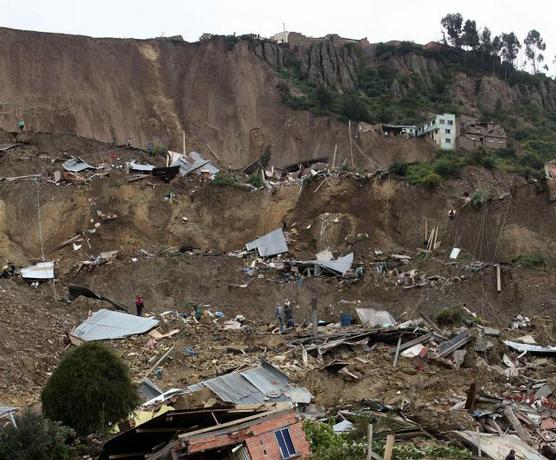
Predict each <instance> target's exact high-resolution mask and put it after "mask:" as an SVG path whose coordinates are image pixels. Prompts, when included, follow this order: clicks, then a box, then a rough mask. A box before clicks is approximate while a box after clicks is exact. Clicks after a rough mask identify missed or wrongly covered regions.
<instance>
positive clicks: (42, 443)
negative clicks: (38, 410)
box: [0, 411, 74, 460]
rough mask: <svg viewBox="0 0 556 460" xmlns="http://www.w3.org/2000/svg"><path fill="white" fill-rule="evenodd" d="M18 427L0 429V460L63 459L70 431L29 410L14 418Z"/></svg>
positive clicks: (66, 454) (70, 435)
mask: <svg viewBox="0 0 556 460" xmlns="http://www.w3.org/2000/svg"><path fill="white" fill-rule="evenodd" d="M15 422H16V424H17V428H15V427H14V426H12V425H11V424H10V425H8V426H7V427H5V428H3V429H1V430H0V460H12V459H17V460H52V459H57V460H66V459H67V458H69V447H68V445H67V444H66V440H67V439H68V438H70V437H72V436H73V435H74V433H73V430H72V429H71V428H68V427H67V426H63V425H61V424H60V423H59V422H53V421H52V420H49V419H47V418H45V417H43V416H42V415H41V414H35V413H33V412H31V411H26V412H23V413H22V414H21V415H18V416H17V417H15Z"/></svg>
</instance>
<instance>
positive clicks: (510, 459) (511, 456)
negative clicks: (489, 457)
mask: <svg viewBox="0 0 556 460" xmlns="http://www.w3.org/2000/svg"><path fill="white" fill-rule="evenodd" d="M506 460H515V450H513V449H512V450H510V453H509V454H508V455H506Z"/></svg>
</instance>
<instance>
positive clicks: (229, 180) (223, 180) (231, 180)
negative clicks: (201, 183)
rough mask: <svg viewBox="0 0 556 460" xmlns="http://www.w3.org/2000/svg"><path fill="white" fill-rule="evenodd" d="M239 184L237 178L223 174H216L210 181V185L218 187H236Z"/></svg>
mask: <svg viewBox="0 0 556 460" xmlns="http://www.w3.org/2000/svg"><path fill="white" fill-rule="evenodd" d="M238 183H239V181H238V179H237V177H235V176H234V175H232V174H228V173H225V172H222V171H220V172H218V173H217V174H216V175H215V176H214V179H213V180H212V182H211V184H213V185H218V186H222V187H224V186H229V185H237V184H238Z"/></svg>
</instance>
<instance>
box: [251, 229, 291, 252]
mask: <svg viewBox="0 0 556 460" xmlns="http://www.w3.org/2000/svg"><path fill="white" fill-rule="evenodd" d="M245 247H246V248H247V250H248V251H251V250H253V249H257V251H258V252H259V255H260V256H261V257H269V256H275V255H277V254H282V253H284V252H288V244H287V243H286V237H285V236H284V232H283V231H282V229H281V228H277V229H276V230H273V231H271V232H270V233H267V234H266V235H264V236H261V237H260V238H257V239H256V240H253V241H250V242H249V243H247V244H246V245H245Z"/></svg>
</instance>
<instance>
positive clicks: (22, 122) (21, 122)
mask: <svg viewBox="0 0 556 460" xmlns="http://www.w3.org/2000/svg"><path fill="white" fill-rule="evenodd" d="M17 127H18V128H19V131H21V132H23V131H25V122H24V121H23V120H19V121H18V123H17Z"/></svg>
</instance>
